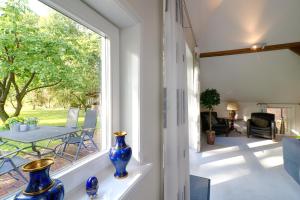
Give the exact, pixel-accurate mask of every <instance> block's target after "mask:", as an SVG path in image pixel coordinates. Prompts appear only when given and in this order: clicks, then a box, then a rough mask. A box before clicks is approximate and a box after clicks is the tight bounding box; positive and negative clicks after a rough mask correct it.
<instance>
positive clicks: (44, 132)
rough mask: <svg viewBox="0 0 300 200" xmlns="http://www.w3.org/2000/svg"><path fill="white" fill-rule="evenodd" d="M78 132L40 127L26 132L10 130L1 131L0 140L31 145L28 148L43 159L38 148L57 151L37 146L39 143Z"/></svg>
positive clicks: (76, 130)
mask: <svg viewBox="0 0 300 200" xmlns="http://www.w3.org/2000/svg"><path fill="white" fill-rule="evenodd" d="M78 131H79V129H74V128H67V127H59V126H40V127H38V128H37V129H34V130H29V131H24V132H13V131H10V130H8V131H0V138H3V139H6V140H11V141H15V142H20V143H25V144H31V146H28V147H26V148H31V149H32V151H34V152H36V153H37V156H38V157H39V158H41V156H42V153H41V152H40V150H39V149H38V147H40V148H42V149H47V150H50V151H51V152H54V151H55V149H51V148H49V147H42V146H38V145H37V144H36V143H37V142H40V141H43V140H48V139H53V138H58V137H62V136H66V135H69V134H72V133H76V132H78ZM26 148H25V149H26ZM31 155H32V154H31Z"/></svg>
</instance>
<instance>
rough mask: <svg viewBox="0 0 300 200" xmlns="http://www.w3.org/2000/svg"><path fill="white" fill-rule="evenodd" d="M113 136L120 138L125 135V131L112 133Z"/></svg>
mask: <svg viewBox="0 0 300 200" xmlns="http://www.w3.org/2000/svg"><path fill="white" fill-rule="evenodd" d="M114 135H115V136H117V137H120V136H125V135H127V133H126V132H125V131H118V132H114Z"/></svg>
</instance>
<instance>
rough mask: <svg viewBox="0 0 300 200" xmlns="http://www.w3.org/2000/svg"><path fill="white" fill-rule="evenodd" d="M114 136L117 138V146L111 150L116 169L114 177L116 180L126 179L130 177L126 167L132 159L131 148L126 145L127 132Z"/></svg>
mask: <svg viewBox="0 0 300 200" xmlns="http://www.w3.org/2000/svg"><path fill="white" fill-rule="evenodd" d="M114 135H115V136H116V144H115V146H114V147H112V148H111V149H110V152H109V158H110V160H111V162H112V163H113V165H114V166H115V168H116V172H115V174H114V176H115V177H116V178H125V177H127V176H128V172H127V171H126V166H127V164H128V162H129V160H130V158H131V154H132V151H131V147H129V146H127V144H126V143H125V135H127V133H126V132H124V131H120V132H115V133H114Z"/></svg>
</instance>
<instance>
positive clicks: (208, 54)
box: [200, 42, 300, 58]
mask: <svg viewBox="0 0 300 200" xmlns="http://www.w3.org/2000/svg"><path fill="white" fill-rule="evenodd" d="M282 49H290V50H291V51H293V52H295V53H297V54H298V55H299V54H300V51H299V49H300V42H293V43H285V44H275V45H268V46H265V47H264V48H262V47H260V48H257V49H256V50H253V49H251V48H244V49H232V50H225V51H215V52H206V53H200V58H207V57H217V56H229V55H238V54H246V53H257V52H263V51H276V50H282Z"/></svg>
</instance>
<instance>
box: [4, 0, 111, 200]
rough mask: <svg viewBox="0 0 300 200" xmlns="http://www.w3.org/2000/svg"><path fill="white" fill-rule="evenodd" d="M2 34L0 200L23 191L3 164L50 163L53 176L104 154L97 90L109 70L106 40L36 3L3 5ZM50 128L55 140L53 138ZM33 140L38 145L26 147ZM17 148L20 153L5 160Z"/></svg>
mask: <svg viewBox="0 0 300 200" xmlns="http://www.w3.org/2000/svg"><path fill="white" fill-rule="evenodd" d="M0 29H1V31H0V134H1V136H0V139H1V140H0V153H1V155H0V156H1V157H0V158H1V159H0V172H1V174H0V198H1V197H3V196H6V195H9V194H10V193H12V192H15V191H16V190H19V189H20V188H21V187H23V186H24V185H25V184H26V181H25V179H24V178H22V176H20V175H19V174H18V173H17V170H20V171H21V169H20V168H18V169H13V170H10V169H8V165H7V164H5V163H4V162H5V160H4V159H3V158H9V159H11V160H12V161H14V158H22V159H23V160H27V161H31V160H35V159H38V158H39V157H43V156H55V164H54V165H53V166H52V168H51V169H52V172H57V171H61V170H63V169H65V168H66V167H69V166H72V165H74V164H76V162H74V161H76V160H80V159H83V158H85V157H87V156H89V155H91V154H95V153H97V152H99V151H101V149H103V146H102V144H103V143H102V140H103V138H106V137H103V134H102V132H103V128H105V126H107V121H105V117H106V116H107V110H109V109H108V108H107V110H105V109H103V108H105V106H103V105H102V103H103V102H102V101H101V100H102V99H105V98H103V95H105V94H106V92H107V91H106V92H105V90H107V86H104V85H103V84H101V83H103V79H105V74H107V71H109V70H108V69H105V68H104V67H103V66H104V63H105V60H104V58H105V56H104V55H103V54H104V53H105V51H107V48H108V47H107V45H108V43H107V39H106V38H105V37H103V36H101V35H100V34H98V33H96V32H93V31H92V30H90V29H88V28H86V27H85V26H82V25H81V24H79V23H77V22H75V21H74V20H72V19H70V18H68V17H66V16H64V15H62V14H60V13H58V12H56V11H55V10H53V9H52V8H50V7H48V6H46V5H44V4H42V3H40V2H39V1H37V0H29V1H25V0H2V1H1V10H0ZM104 103H105V102H104ZM94 113H96V115H94ZM100 114H101V115H104V116H100ZM93 120H95V121H96V123H95V125H94V128H93V124H94V123H92V122H93ZM36 122H37V129H34V126H32V125H34V124H35V123H36ZM85 122H87V123H85ZM89 122H91V123H89ZM108 122H109V121H108ZM20 124H22V125H20ZM84 126H87V127H84ZM53 127H59V128H58V129H59V131H60V132H61V135H59V136H55V137H54V135H53V137H52V136H51V134H52V133H53V132H51V130H53V129H52V128H53ZM29 128H32V129H34V130H28V131H25V132H20V133H19V134H23V135H24V141H17V139H14V137H13V135H14V134H17V132H18V131H20V129H21V130H22V129H29ZM84 128H89V132H86V131H84V130H86V129H84ZM70 129H76V130H78V132H76V133H72V134H71V132H72V131H70ZM82 130H83V131H82ZM43 132H44V133H45V132H47V133H48V134H47V136H46V137H45V136H44V137H42V136H41V135H44V134H41V133H43ZM33 133H34V134H36V135H35V136H36V137H35V138H36V141H34V140H32V141H27V140H26V134H33ZM39 134H41V135H39ZM87 135H88V136H89V137H86V136H87ZM79 144H82V145H79ZM32 145H35V146H36V147H37V150H35V149H32ZM79 146H81V148H80V149H79V150H78V147H79ZM64 147H66V148H65V150H64ZM17 148H18V149H19V150H22V151H19V152H17V153H14V154H9V153H10V152H12V151H14V150H16V149H17ZM77 152H78V154H77ZM6 155H8V156H6ZM17 167H19V166H17ZM24 175H25V178H28V176H27V174H24Z"/></svg>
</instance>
